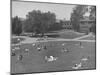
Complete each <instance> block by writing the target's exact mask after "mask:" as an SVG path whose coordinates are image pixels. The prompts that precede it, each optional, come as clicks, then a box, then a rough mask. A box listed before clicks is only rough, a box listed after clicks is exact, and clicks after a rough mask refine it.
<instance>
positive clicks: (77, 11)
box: [70, 5, 87, 31]
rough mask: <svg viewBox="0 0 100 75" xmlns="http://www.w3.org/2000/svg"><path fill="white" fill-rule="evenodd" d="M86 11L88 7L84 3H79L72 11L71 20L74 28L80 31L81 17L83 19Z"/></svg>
mask: <svg viewBox="0 0 100 75" xmlns="http://www.w3.org/2000/svg"><path fill="white" fill-rule="evenodd" d="M86 11H87V8H86V6H84V5H77V6H76V7H75V8H74V9H73V12H72V13H71V18H70V20H71V23H72V26H73V29H74V30H75V31H79V22H80V19H83V15H84V14H85V12H86Z"/></svg>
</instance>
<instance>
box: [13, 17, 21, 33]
mask: <svg viewBox="0 0 100 75" xmlns="http://www.w3.org/2000/svg"><path fill="white" fill-rule="evenodd" d="M21 32H22V22H21V20H20V18H19V17H18V16H16V17H14V18H12V34H17V35H19V34H21Z"/></svg>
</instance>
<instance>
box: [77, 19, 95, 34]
mask: <svg viewBox="0 0 100 75" xmlns="http://www.w3.org/2000/svg"><path fill="white" fill-rule="evenodd" d="M92 25H96V23H95V20H90V19H89V18H85V19H83V20H80V24H79V27H80V32H83V33H88V32H90V28H91V27H92Z"/></svg>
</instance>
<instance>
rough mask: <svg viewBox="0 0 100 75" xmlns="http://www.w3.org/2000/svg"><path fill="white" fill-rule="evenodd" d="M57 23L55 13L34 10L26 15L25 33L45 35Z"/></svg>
mask: <svg viewBox="0 0 100 75" xmlns="http://www.w3.org/2000/svg"><path fill="white" fill-rule="evenodd" d="M55 21H56V16H55V14H54V13H51V12H45V13H43V12H41V11H40V10H33V11H31V12H29V13H28V15H26V21H25V23H24V31H26V32H35V33H42V34H44V33H45V32H47V31H48V28H49V27H50V25H52V24H54V23H55Z"/></svg>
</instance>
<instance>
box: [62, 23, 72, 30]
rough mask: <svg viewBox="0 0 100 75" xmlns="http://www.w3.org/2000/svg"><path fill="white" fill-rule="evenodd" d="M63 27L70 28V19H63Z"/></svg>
mask: <svg viewBox="0 0 100 75" xmlns="http://www.w3.org/2000/svg"><path fill="white" fill-rule="evenodd" d="M63 28H64V29H72V24H71V21H64V22H63Z"/></svg>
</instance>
